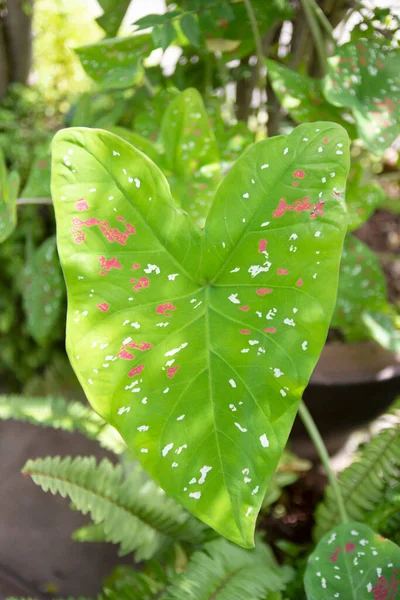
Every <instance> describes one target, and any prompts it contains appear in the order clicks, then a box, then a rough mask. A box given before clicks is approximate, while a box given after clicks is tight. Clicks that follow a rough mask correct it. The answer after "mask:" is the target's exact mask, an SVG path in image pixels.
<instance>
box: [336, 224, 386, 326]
mask: <svg viewBox="0 0 400 600" xmlns="http://www.w3.org/2000/svg"><path fill="white" fill-rule="evenodd" d="M385 304H386V282H385V276H384V273H383V271H382V268H381V266H380V264H379V260H378V258H377V257H376V255H375V254H374V252H372V250H370V249H369V248H368V246H366V245H365V244H364V243H363V242H361V241H360V240H358V239H357V238H356V237H354V236H352V235H347V236H346V238H345V242H344V247H343V253H342V260H341V263H340V275H339V287H338V295H337V303H336V308H335V312H334V315H333V318H332V327H339V328H341V327H344V328H347V327H350V328H351V327H353V326H354V325H355V324H357V322H359V319H360V316H361V313H362V312H363V311H364V310H371V311H375V310H378V311H379V310H380V309H381V308H382V307H383V306H385Z"/></svg>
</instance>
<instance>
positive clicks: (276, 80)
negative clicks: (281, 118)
mask: <svg viewBox="0 0 400 600" xmlns="http://www.w3.org/2000/svg"><path fill="white" fill-rule="evenodd" d="M265 63H266V65H267V69H268V77H269V79H270V82H271V86H272V89H273V90H274V92H275V95H276V97H277V98H278V100H279V102H280V103H281V105H282V106H283V108H284V109H285V110H287V112H288V113H289V115H290V116H291V117H292V118H293V119H294V120H295V121H297V123H307V122H310V121H311V122H313V121H320V120H326V121H334V122H335V123H339V124H340V125H342V127H345V128H346V130H347V132H348V134H349V135H350V137H351V138H355V137H356V129H355V127H354V125H352V124H351V123H349V122H348V121H346V120H345V119H343V116H342V115H343V110H341V109H338V108H337V107H335V106H332V104H329V103H328V102H327V101H326V100H325V98H324V95H323V93H322V85H321V84H322V82H321V80H320V79H313V78H312V77H308V76H307V75H301V74H300V73H296V71H293V70H292V69H288V68H287V67H284V66H283V65H281V64H279V63H277V62H276V61H274V60H266V61H265Z"/></svg>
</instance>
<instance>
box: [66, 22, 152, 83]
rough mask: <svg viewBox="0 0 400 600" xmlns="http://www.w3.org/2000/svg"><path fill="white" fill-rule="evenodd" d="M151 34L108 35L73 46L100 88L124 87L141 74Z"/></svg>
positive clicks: (135, 81)
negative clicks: (79, 45) (100, 39)
mask: <svg viewBox="0 0 400 600" xmlns="http://www.w3.org/2000/svg"><path fill="white" fill-rule="evenodd" d="M153 48H154V46H153V43H152V41H151V36H150V35H147V34H145V35H136V36H132V37H127V38H110V39H106V40H102V41H101V42H97V43H96V44H91V45H90V46H81V47H80V48H76V49H75V52H76V53H77V55H78V56H79V59H80V61H81V63H82V66H83V68H84V69H85V71H86V73H87V74H88V75H89V77H91V78H92V79H93V81H95V82H96V83H98V84H99V85H100V86H101V87H102V88H106V89H108V88H127V87H131V86H133V85H135V84H136V83H138V81H140V80H141V78H142V76H143V59H144V58H146V56H148V55H149V54H150V52H151V51H152V50H153Z"/></svg>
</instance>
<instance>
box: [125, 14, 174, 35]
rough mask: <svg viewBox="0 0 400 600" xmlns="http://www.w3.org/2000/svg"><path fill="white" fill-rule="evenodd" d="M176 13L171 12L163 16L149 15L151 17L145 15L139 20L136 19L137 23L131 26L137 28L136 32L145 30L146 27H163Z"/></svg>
mask: <svg viewBox="0 0 400 600" xmlns="http://www.w3.org/2000/svg"><path fill="white" fill-rule="evenodd" d="M177 14H178V13H177V12H176V11H173V12H166V13H164V14H161V15H159V14H151V15H145V16H144V17H141V18H140V19H138V20H137V21H135V22H134V23H133V25H135V26H137V27H138V31H139V30H140V29H147V28H148V27H155V26H157V25H165V24H166V23H169V22H170V20H171V19H172V18H173V17H175V16H176V15H177Z"/></svg>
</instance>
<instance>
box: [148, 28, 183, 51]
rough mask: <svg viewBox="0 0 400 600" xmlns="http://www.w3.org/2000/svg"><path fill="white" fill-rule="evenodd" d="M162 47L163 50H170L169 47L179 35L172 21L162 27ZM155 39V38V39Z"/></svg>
mask: <svg viewBox="0 0 400 600" xmlns="http://www.w3.org/2000/svg"><path fill="white" fill-rule="evenodd" d="M159 35H160V37H159V40H160V46H161V48H162V50H164V52H165V50H166V49H167V48H168V46H169V45H170V44H172V42H173V41H174V40H175V39H176V36H177V33H176V30H175V27H174V26H173V24H172V23H171V21H167V22H166V23H165V24H164V25H161V26H160V34H159ZM153 39H154V38H153Z"/></svg>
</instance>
